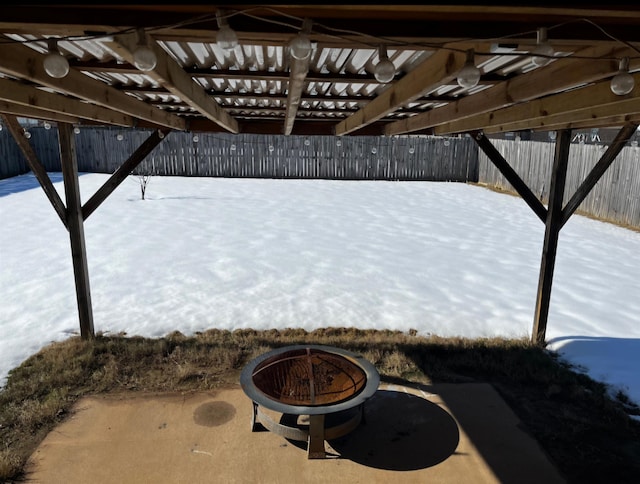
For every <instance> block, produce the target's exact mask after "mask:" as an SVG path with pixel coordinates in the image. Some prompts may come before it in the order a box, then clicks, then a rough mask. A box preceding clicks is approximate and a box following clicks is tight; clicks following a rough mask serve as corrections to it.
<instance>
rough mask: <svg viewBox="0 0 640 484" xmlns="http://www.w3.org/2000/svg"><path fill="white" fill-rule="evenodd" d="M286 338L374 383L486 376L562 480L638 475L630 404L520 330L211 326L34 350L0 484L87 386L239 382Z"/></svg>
mask: <svg viewBox="0 0 640 484" xmlns="http://www.w3.org/2000/svg"><path fill="white" fill-rule="evenodd" d="M294 344H323V345H330V346H337V347H341V348H343V349H345V350H349V351H353V352H356V353H360V354H362V355H363V356H365V357H366V358H367V359H368V360H369V361H370V362H372V363H373V364H374V365H375V366H376V368H377V369H378V371H379V372H380V375H381V378H382V380H383V381H384V380H386V381H395V382H405V383H408V382H411V383H431V382H434V383H437V382H453V383H456V382H458V383H460V382H470V381H482V382H488V383H491V384H492V385H493V386H494V387H495V388H496V389H497V390H498V392H499V393H500V394H501V395H502V396H503V398H504V399H505V401H506V402H507V403H508V404H509V405H510V406H511V408H512V409H513V410H514V412H515V413H516V414H517V415H518V416H519V418H520V419H521V421H522V422H523V425H524V426H525V427H526V429H527V431H528V432H529V433H530V434H531V435H532V436H533V437H534V438H536V439H537V440H538V442H539V443H540V445H541V446H542V447H543V448H544V449H545V451H546V452H547V454H548V455H549V456H550V458H551V459H552V461H553V462H554V463H555V465H556V466H557V467H558V469H559V470H560V471H561V472H562V473H563V474H564V475H565V477H566V478H567V481H568V482H569V483H572V482H575V483H580V484H584V483H588V482H616V484H625V483H631V482H634V483H635V482H637V476H638V475H640V423H639V422H638V421H635V420H633V419H632V418H630V416H629V413H630V412H631V413H634V412H635V413H637V414H640V412H639V411H638V409H637V408H636V407H635V406H633V405H631V404H630V402H629V399H628V398H627V397H626V396H625V395H622V394H619V395H617V396H616V397H614V398H612V397H610V395H609V394H608V392H607V388H606V387H605V386H604V385H602V384H601V383H598V382H595V381H593V380H591V379H590V378H589V377H588V376H586V375H585V374H582V373H580V372H576V371H574V369H573V368H571V367H570V366H569V365H567V364H565V363H563V362H562V361H560V360H559V359H558V358H557V357H556V356H555V355H553V354H552V353H550V352H548V351H546V350H544V349H543V348H540V347H538V346H536V345H533V344H532V343H530V342H529V341H528V340H526V339H521V340H509V339H501V338H491V339H466V338H439V337H428V338H427V337H419V336H417V335H416V333H415V332H414V331H411V332H409V334H406V333H402V332H397V331H374V330H359V329H353V328H325V329H319V330H316V331H313V332H307V331H304V330H301V329H285V330H267V331H255V330H250V329H249V330H238V331H223V330H215V329H212V330H209V331H205V332H202V333H199V334H197V335H195V336H192V337H187V336H185V335H183V334H181V333H179V332H174V333H172V334H169V335H167V336H166V337H164V338H158V339H150V338H141V337H128V336H126V335H114V336H105V335H98V336H97V337H96V338H95V339H94V340H91V341H84V340H82V339H80V338H75V337H74V338H70V339H68V340H66V341H64V342H59V343H53V344H51V345H49V346H47V347H46V348H44V349H43V350H42V351H40V352H38V353H37V354H36V355H33V356H32V357H31V358H29V359H28V360H27V361H25V362H24V363H23V364H22V365H21V366H20V367H18V368H16V369H14V370H13V371H12V372H11V373H10V375H9V378H8V381H7V384H6V386H5V387H4V388H3V389H2V390H1V391H0V436H1V437H2V447H1V448H0V481H3V482H14V481H15V482H18V481H20V479H21V478H22V477H24V476H23V468H24V465H25V463H26V461H27V459H28V458H29V456H30V455H31V454H32V453H33V451H34V450H35V449H36V447H37V446H38V444H39V443H40V442H41V441H42V439H43V438H44V437H45V436H46V434H47V433H48V432H49V431H50V430H51V429H53V428H54V427H55V426H56V425H57V424H58V423H60V422H61V421H62V420H64V419H65V418H66V417H67V415H68V412H69V410H70V409H71V407H72V405H73V404H74V403H75V402H76V401H77V400H78V399H79V398H81V397H82V396H84V395H89V394H99V393H109V392H122V391H144V392H162V391H184V392H189V391H200V390H210V389H215V388H220V387H223V386H227V385H230V384H233V385H236V384H238V382H239V376H240V372H241V370H242V368H243V367H244V365H245V364H247V363H248V362H249V361H250V360H251V359H253V358H255V357H257V356H258V355H261V354H263V353H265V352H267V351H270V350H272V349H275V348H277V347H282V346H286V345H294Z"/></svg>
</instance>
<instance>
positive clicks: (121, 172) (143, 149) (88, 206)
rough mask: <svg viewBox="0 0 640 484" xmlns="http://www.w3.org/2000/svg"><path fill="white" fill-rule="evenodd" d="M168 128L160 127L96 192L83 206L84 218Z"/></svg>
mask: <svg viewBox="0 0 640 484" xmlns="http://www.w3.org/2000/svg"><path fill="white" fill-rule="evenodd" d="M169 132H170V130H169V129H168V128H160V129H158V130H156V131H154V132H153V133H151V135H150V136H149V137H148V138H147V139H146V141H145V142H144V143H142V144H141V145H140V146H139V147H138V149H137V150H136V151H135V152H134V153H133V154H132V155H131V156H130V157H129V159H127V161H125V162H124V163H123V164H122V165H121V166H120V168H118V169H117V170H116V171H115V173H114V174H113V175H111V177H110V178H109V179H108V180H107V181H106V182H105V183H104V185H102V186H101V187H100V188H99V189H98V191H96V193H94V194H93V196H92V197H91V198H90V199H89V200H88V201H87V203H85V204H84V206H83V207H82V218H83V219H84V220H87V218H88V217H89V215H91V214H92V213H93V211H94V210H95V209H96V208H98V206H99V205H100V204H101V203H102V202H104V201H105V200H106V199H107V197H108V196H109V195H111V193H113V191H114V190H115V189H116V188H118V186H119V185H120V184H121V183H122V182H123V181H124V180H125V179H126V178H127V176H129V175H130V174H131V172H132V171H133V170H134V168H135V167H136V166H138V165H139V164H140V163H141V162H142V161H143V160H144V159H145V158H146V157H147V155H148V154H149V153H151V152H152V151H153V150H154V149H155V147H156V146H158V144H160V142H161V141H162V140H163V139H164V137H165V136H166V135H167V134H169Z"/></svg>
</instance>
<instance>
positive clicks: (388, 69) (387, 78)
mask: <svg viewBox="0 0 640 484" xmlns="http://www.w3.org/2000/svg"><path fill="white" fill-rule="evenodd" d="M378 57H379V58H380V62H378V63H377V64H376V67H375V69H374V70H373V74H374V75H375V76H376V80H377V81H378V82H381V83H384V84H386V83H387V82H391V81H393V78H394V77H395V75H396V66H394V65H393V62H391V61H390V60H389V56H387V48H386V47H385V46H384V45H381V46H380V47H379V48H378Z"/></svg>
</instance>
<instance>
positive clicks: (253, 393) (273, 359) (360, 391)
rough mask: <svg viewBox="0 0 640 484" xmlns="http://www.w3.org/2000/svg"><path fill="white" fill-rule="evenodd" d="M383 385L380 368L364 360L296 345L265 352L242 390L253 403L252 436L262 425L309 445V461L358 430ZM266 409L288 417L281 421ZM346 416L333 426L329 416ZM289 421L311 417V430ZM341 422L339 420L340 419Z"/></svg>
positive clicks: (244, 377) (247, 372)
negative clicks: (326, 444) (367, 406)
mask: <svg viewBox="0 0 640 484" xmlns="http://www.w3.org/2000/svg"><path fill="white" fill-rule="evenodd" d="M379 384H380V375H379V374H378V371H377V370H376V368H375V366H373V364H371V363H370V362H369V361H367V360H366V359H364V358H363V357H362V356H361V355H358V354H355V353H352V352H350V351H346V350H343V349H341V348H336V347H333V346H324V345H294V346H285V347H284V348H278V349H275V350H273V351H269V352H267V353H264V354H263V355H261V356H259V357H257V358H255V359H254V360H253V361H251V362H250V363H249V364H247V365H246V366H245V367H244V368H243V370H242V373H241V375H240V385H241V386H242V389H243V390H244V392H245V393H246V395H247V396H248V397H249V398H250V399H251V400H252V402H253V416H252V420H251V429H252V431H254V432H255V431H257V430H258V429H259V427H260V425H259V424H261V425H262V426H263V427H264V428H266V429H267V430H270V431H272V432H275V433H277V434H279V435H282V436H284V437H286V438H288V439H293V440H306V441H308V447H307V449H308V455H309V458H322V457H324V456H325V450H324V441H325V439H326V440H331V439H334V438H338V437H341V436H343V435H345V434H347V433H348V432H350V431H352V430H353V429H354V428H355V427H356V426H357V425H359V423H360V422H361V421H362V419H363V415H364V402H365V401H366V400H367V399H368V398H369V397H371V396H372V395H373V394H374V393H375V392H376V390H377V389H378V385H379ZM261 407H264V408H265V409H269V410H271V411H274V412H279V413H281V414H283V418H282V419H281V420H280V422H278V421H276V420H274V419H273V418H271V416H270V415H268V414H267V413H265V412H264V411H263V410H262V408H261ZM328 414H332V416H335V417H338V416H344V417H345V418H343V419H342V420H341V421H340V423H338V424H337V425H333V426H329V427H328V426H327V425H329V424H327V423H326V421H325V416H326V415H328ZM286 416H308V426H307V428H304V427H302V426H300V425H299V424H298V422H297V420H296V419H294V421H295V423H293V424H287V423H284V422H285V421H289V422H291V419H288V418H286ZM336 420H339V419H337V418H336Z"/></svg>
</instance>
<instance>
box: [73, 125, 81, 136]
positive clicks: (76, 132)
mask: <svg viewBox="0 0 640 484" xmlns="http://www.w3.org/2000/svg"><path fill="white" fill-rule="evenodd" d="M73 132H74V133H75V134H80V128H78V127H77V126H76V127H75V128H73Z"/></svg>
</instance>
